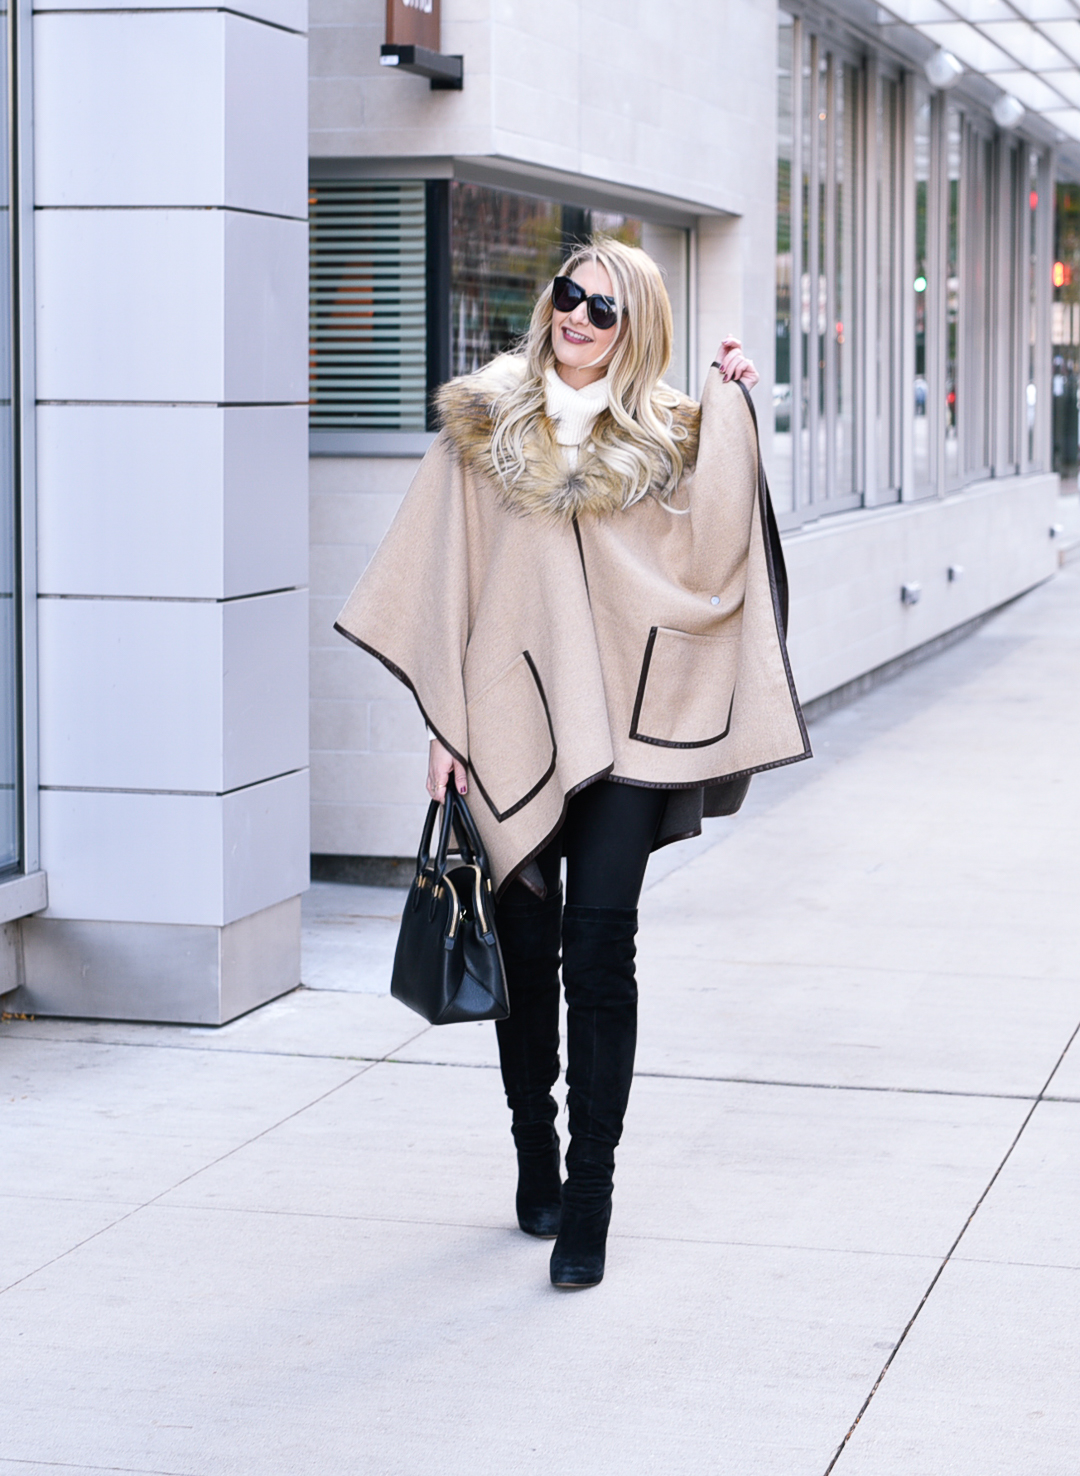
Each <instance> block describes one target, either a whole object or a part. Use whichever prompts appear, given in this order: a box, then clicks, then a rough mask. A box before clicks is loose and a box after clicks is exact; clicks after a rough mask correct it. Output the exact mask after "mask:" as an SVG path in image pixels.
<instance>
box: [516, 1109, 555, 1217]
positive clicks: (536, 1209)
mask: <svg viewBox="0 0 1080 1476" xmlns="http://www.w3.org/2000/svg"><path fill="white" fill-rule="evenodd" d="M553 1136H554V1135H553ZM516 1208H517V1221H518V1225H519V1226H520V1227H521V1229H522V1230H524V1232H525V1234H526V1235H535V1236H536V1238H537V1240H554V1239H555V1237H556V1235H558V1233H559V1226H560V1224H561V1223H562V1179H561V1177H560V1175H559V1148H558V1144H557V1143H556V1144H555V1146H553V1147H552V1148H551V1150H550V1151H549V1152H548V1153H546V1154H543V1155H539V1154H524V1153H520V1152H519V1153H518V1187H517V1201H516Z"/></svg>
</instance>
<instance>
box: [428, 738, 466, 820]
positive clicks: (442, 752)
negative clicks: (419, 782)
mask: <svg viewBox="0 0 1080 1476" xmlns="http://www.w3.org/2000/svg"><path fill="white" fill-rule="evenodd" d="M451 775H453V779H454V787H455V789H456V790H457V792H458V794H465V792H466V791H467V790H468V787H469V785H468V781H467V780H466V778H465V765H464V764H460V763H458V761H457V759H456V758H455V757H454V755H453V754H452V753H451V752H450V751H449V749H446V748H444V747H443V746H442V744H441V743H440V742H439V740H438V739H437V738H433V739H432V740H431V748H430V749H429V751H428V766H427V792H428V794H430V795H431V798H432V799H433V800H438V802H439V804H440V805H441V804H442V802H443V800H444V799H445V798H446V786H447V783H448V782H449V780H450V777H451Z"/></svg>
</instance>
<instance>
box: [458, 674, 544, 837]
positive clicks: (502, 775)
mask: <svg viewBox="0 0 1080 1476" xmlns="http://www.w3.org/2000/svg"><path fill="white" fill-rule="evenodd" d="M465 710H466V715H467V717H468V723H469V768H470V769H471V770H472V775H473V779H474V780H475V781H476V787H477V789H479V791H480V793H481V794H482V795H483V796H484V799H485V800H486V802H487V804H488V807H489V809H490V810H491V812H492V814H493V815H494V816H495V818H496V820H507V819H509V817H510V816H511V815H515V814H517V812H518V810H520V809H522V808H524V806H525V805H527V804H528V803H529V801H530V800H531V799H533V798H535V796H536V795H537V794H539V792H540V790H541V789H543V787H544V785H545V784H546V783H547V782H548V780H549V779H550V778H551V776H552V774H554V772H555V758H556V754H557V749H556V745H555V730H554V728H553V727H552V726H551V714H550V712H549V711H548V704H547V697H546V695H545V693H544V684H543V683H542V682H541V680H540V674H539V672H538V671H537V670H536V666H535V664H534V663H533V659H532V657H531V656H530V655H529V653H528V651H523V652H522V653H521V655H520V656H518V657H516V658H515V659H514V660H513V661H512V662H511V663H510V665H509V666H508V667H507V668H506V670H505V671H504V672H503V673H502V674H501V675H500V676H498V677H496V678H495V680H494V681H493V682H492V683H490V685H489V686H487V687H485V688H484V689H483V691H482V692H481V693H480V694H479V696H477V697H474V698H473V699H472V700H471V701H470V700H467V701H466V706H465Z"/></svg>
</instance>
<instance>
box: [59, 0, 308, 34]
mask: <svg viewBox="0 0 1080 1476" xmlns="http://www.w3.org/2000/svg"><path fill="white" fill-rule="evenodd" d="M229 8H230V9H231V10H235V11H236V12H237V14H239V15H242V16H250V17H251V18H252V19H254V20H261V21H266V22H268V23H269V24H270V25H272V26H284V27H285V28H286V29H287V30H291V31H300V32H303V31H306V30H307V21H308V7H307V0H238V3H236V4H233V5H230V7H229ZM205 9H206V4H205V0H139V4H138V5H137V6H135V5H131V6H123V5H104V4H102V0H40V3H37V4H35V6H34V11H35V14H36V13H39V12H42V11H57V10H60V11H64V10H75V11H94V12H96V13H98V14H108V13H109V12H110V11H111V12H115V13H117V14H119V15H132V14H139V13H143V12H146V11H151V12H152V11H156V10H205Z"/></svg>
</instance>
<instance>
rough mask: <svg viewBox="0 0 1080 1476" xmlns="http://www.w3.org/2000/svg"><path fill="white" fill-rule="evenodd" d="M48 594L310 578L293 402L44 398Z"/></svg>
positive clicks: (203, 595)
mask: <svg viewBox="0 0 1080 1476" xmlns="http://www.w3.org/2000/svg"><path fill="white" fill-rule="evenodd" d="M37 430H38V435H37V440H38V463H37V481H38V585H39V588H40V589H41V590H42V592H43V593H45V594H86V595H129V596H130V595H143V596H156V597H157V598H162V597H165V598H169V597H173V598H187V599H222V598H228V597H231V596H235V595H246V594H259V593H261V592H263V591H265V590H272V589H288V588H292V587H293V586H296V585H303V584H306V583H307V566H308V543H307V499H306V497H305V496H304V488H305V485H306V481H307V408H306V406H303V405H266V406H264V405H245V406H233V407H229V408H228V409H224V410H223V409H221V408H219V407H218V406H214V405H186V406H161V405H41V406H39V407H38V411H37Z"/></svg>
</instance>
